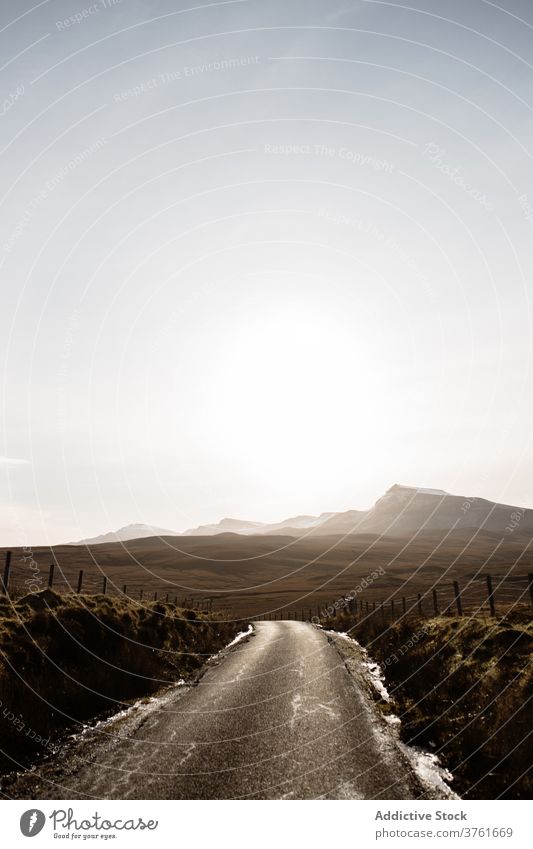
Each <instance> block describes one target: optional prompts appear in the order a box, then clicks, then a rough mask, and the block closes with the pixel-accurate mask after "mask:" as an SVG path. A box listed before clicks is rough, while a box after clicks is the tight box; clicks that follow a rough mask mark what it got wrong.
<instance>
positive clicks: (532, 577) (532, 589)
mask: <svg viewBox="0 0 533 849" xmlns="http://www.w3.org/2000/svg"><path fill="white" fill-rule="evenodd" d="M527 585H528V588H529V598H530V599H531V606H532V607H533V572H529V574H528V576H527Z"/></svg>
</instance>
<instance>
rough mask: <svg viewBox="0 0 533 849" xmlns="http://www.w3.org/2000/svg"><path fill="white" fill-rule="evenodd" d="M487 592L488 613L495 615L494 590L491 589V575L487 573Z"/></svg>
mask: <svg viewBox="0 0 533 849" xmlns="http://www.w3.org/2000/svg"><path fill="white" fill-rule="evenodd" d="M487 594H488V600H489V607H490V615H491V616H496V604H495V602H494V590H493V589H492V575H487Z"/></svg>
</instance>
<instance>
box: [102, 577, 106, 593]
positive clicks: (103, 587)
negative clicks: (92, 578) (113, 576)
mask: <svg viewBox="0 0 533 849" xmlns="http://www.w3.org/2000/svg"><path fill="white" fill-rule="evenodd" d="M106 592H107V576H106V575H104V577H103V580H102V595H105V594H106Z"/></svg>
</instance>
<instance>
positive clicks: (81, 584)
mask: <svg viewBox="0 0 533 849" xmlns="http://www.w3.org/2000/svg"><path fill="white" fill-rule="evenodd" d="M82 586H83V569H80V574H79V575H78V594H79V593H81V588H82Z"/></svg>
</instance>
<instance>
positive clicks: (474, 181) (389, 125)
mask: <svg viewBox="0 0 533 849" xmlns="http://www.w3.org/2000/svg"><path fill="white" fill-rule="evenodd" d="M532 36H533V7H532V6H531V4H530V3H529V2H527V0H505V2H503V3H500V4H497V3H492V2H486V1H485V0H471V2H469V3H466V4H465V3H464V2H458V0H451V2H446V3H444V2H442V0H438V1H437V0H413V3H412V5H409V4H408V3H405V4H401V3H397V2H378V0H364V2H358V0H351V1H350V2H349V1H348V0H268V2H267V0H233V2H212V3H203V4H201V3H197V4H195V5H192V4H190V0H188V2H187V3H182V2H170V0H157V2H142V1H141V0H120V2H119V0H115V2H112V0H98V2H95V3H93V4H91V3H89V2H87V0H80V2H74V0H68V2H66V0H65V2H63V0H43V1H42V2H38V3H35V2H33V3H32V2H28V0H16V2H15V0H7V2H6V0H4V2H2V4H1V6H0V79H1V85H2V89H1V90H2V95H1V100H2V102H1V105H0V130H1V132H0V181H1V188H0V286H1V302H0V303H1V310H0V364H1V365H0V377H1V401H0V410H1V418H0V503H1V511H0V545H4V546H5V545H29V544H44V543H47V544H56V543H59V542H67V541H70V540H75V539H80V538H82V537H85V536H92V535H95V534H97V533H101V532H104V531H107V530H110V529H112V528H117V527H120V526H121V525H124V524H128V523H130V522H146V523H149V524H152V525H155V526H158V527H163V528H169V529H175V530H183V529H185V528H188V527H191V526H194V525H197V524H199V523H204V522H211V521H218V520H219V519H221V518H222V517H224V516H231V517H236V518H245V519H255V520H258V521H276V520H280V519H282V518H284V517H287V516H290V515H295V514H301V513H311V514H317V513H320V512H322V511H326V510H327V511H333V510H346V509H349V508H362V509H364V508H368V507H369V506H370V505H371V504H372V503H373V502H374V501H375V500H376V499H377V498H378V497H379V496H380V495H382V494H383V492H384V491H385V490H386V489H387V488H388V487H389V486H391V485H392V484H394V483H402V484H407V485H413V486H421V487H425V486H427V487H435V488H440V489H444V490H446V491H449V492H453V493H455V494H461V495H465V496H469V497H471V496H482V497H486V498H490V499H491V500H495V501H503V502H506V503H510V504H520V505H524V506H529V507H533V443H532V435H533V433H532V430H533V391H532V390H533V379H532V368H531V366H532V353H531V352H532V310H531V296H532V294H533V293H532V288H533V287H532V268H533V229H532V228H533V169H532V164H533V37H532Z"/></svg>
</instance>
